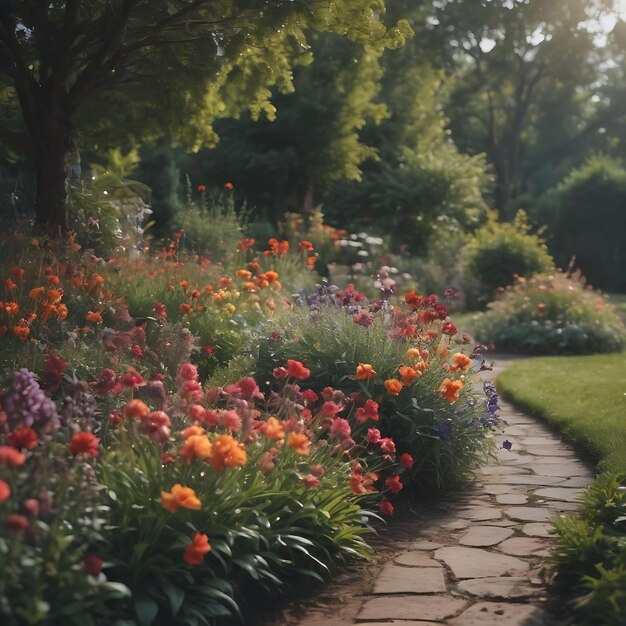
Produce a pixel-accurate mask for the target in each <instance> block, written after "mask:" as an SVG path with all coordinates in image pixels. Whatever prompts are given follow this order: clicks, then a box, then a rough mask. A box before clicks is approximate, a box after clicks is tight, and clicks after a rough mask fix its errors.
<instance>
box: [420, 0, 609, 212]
mask: <svg viewBox="0 0 626 626" xmlns="http://www.w3.org/2000/svg"><path fill="white" fill-rule="evenodd" d="M612 4H613V3H612V0H597V1H596V0H569V1H568V2H554V1H553V0H477V1H476V2H471V3H470V2H464V1H463V0H438V1H437V2H436V3H435V4H434V9H435V10H434V12H433V14H432V15H431V16H430V20H429V22H430V31H431V34H432V35H433V39H434V40H438V41H439V44H440V49H446V48H447V49H448V50H451V51H452V57H453V61H454V62H455V68H456V76H455V83H454V87H453V89H452V93H451V99H450V104H449V106H448V109H447V112H448V114H449V115H450V117H451V120H452V123H451V129H452V131H453V136H454V138H455V140H456V142H457V144H458V145H459V147H460V148H461V149H462V150H466V151H468V152H471V153H478V152H484V153H485V154H486V155H487V157H488V159H489V161H490V163H491V164H492V167H493V170H494V174H495V187H494V198H493V200H494V204H495V205H496V207H497V208H498V209H503V208H504V207H505V206H506V205H507V203H508V202H509V201H510V200H511V199H512V198H514V197H516V196H518V195H520V194H523V193H526V192H527V191H529V189H530V186H531V182H532V178H533V177H536V176H538V170H540V169H541V165H542V163H543V164H545V163H546V162H548V161H549V162H550V164H551V166H552V167H554V166H555V165H558V164H559V163H560V162H562V161H563V160H564V159H567V158H568V157H570V155H571V152H572V148H573V146H576V145H578V144H580V143H581V142H582V141H584V140H585V139H586V138H588V137H589V136H591V135H592V134H593V133H594V132H595V131H597V129H598V127H599V126H601V124H600V123H599V118H597V116H596V112H595V109H594V107H593V106H592V107H589V105H588V100H589V96H590V94H591V93H592V90H593V89H594V88H595V86H596V82H597V80H598V73H599V72H598V70H599V69H600V68H601V67H602V64H601V61H602V51H601V50H600V48H599V46H598V45H597V43H596V42H597V37H598V34H597V32H594V24H596V22H595V20H597V19H598V18H599V17H600V16H601V15H602V13H603V12H606V11H607V10H609V9H610V7H611V6H612ZM442 43H443V44H444V47H443V48H442V47H441V44H442ZM618 113H619V107H615V106H613V107H611V108H610V110H608V109H607V110H605V111H604V113H603V115H604V117H603V119H605V120H606V119H611V116H615V115H617V114H618ZM581 158H584V157H581ZM570 166H571V165H570ZM542 173H545V172H542ZM547 182H548V184H550V183H553V182H554V180H552V181H547Z"/></svg>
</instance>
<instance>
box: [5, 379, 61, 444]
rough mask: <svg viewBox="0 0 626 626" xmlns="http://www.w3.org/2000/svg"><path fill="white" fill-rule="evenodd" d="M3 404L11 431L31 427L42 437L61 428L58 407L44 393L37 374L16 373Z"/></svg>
mask: <svg viewBox="0 0 626 626" xmlns="http://www.w3.org/2000/svg"><path fill="white" fill-rule="evenodd" d="M2 403H3V408H4V410H5V412H6V414H7V424H8V426H9V429H10V430H15V429H16V428H25V427H30V428H33V429H34V430H35V431H37V433H38V434H39V435H40V436H42V435H48V434H50V433H51V432H52V431H54V430H57V429H58V428H59V426H60V421H59V415H58V413H57V408H56V405H55V404H54V402H53V401H52V400H51V399H50V398H48V396H47V395H46V394H45V393H44V392H43V390H42V389H41V387H40V386H39V382H38V380H37V377H36V376H35V374H33V373H32V372H30V371H28V370H27V369H26V368H22V369H21V370H18V371H17V372H14V374H13V379H12V380H11V386H10V387H9V389H8V390H7V392H6V393H5V395H4V398H3V402H2Z"/></svg>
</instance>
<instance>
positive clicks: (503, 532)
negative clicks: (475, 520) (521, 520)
mask: <svg viewBox="0 0 626 626" xmlns="http://www.w3.org/2000/svg"><path fill="white" fill-rule="evenodd" d="M514 532H515V531H513V530H511V529H510V528H499V527H497V526H471V527H470V529H469V530H468V532H467V533H466V534H465V535H463V537H461V539H460V540H459V543H460V544H462V545H464V546H477V547H481V546H494V545H496V544H497V543H500V542H501V541H504V540H505V539H508V538H509V537H510V536H511V535H513V534H514Z"/></svg>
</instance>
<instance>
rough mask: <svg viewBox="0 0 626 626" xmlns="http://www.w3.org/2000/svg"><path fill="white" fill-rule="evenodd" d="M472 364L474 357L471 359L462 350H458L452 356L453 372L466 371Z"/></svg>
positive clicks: (451, 368)
mask: <svg viewBox="0 0 626 626" xmlns="http://www.w3.org/2000/svg"><path fill="white" fill-rule="evenodd" d="M471 365H472V359H470V358H469V357H468V356H467V355H466V354H463V353H462V352H457V353H456V354H455V355H454V356H453V357H452V364H451V366H450V371H451V372H462V373H465V372H467V370H468V369H469V368H470V367H471Z"/></svg>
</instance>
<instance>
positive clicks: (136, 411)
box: [124, 400, 150, 420]
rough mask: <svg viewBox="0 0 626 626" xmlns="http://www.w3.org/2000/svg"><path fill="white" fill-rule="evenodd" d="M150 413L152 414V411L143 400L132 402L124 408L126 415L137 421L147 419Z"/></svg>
mask: <svg viewBox="0 0 626 626" xmlns="http://www.w3.org/2000/svg"><path fill="white" fill-rule="evenodd" d="M148 413H150V409H149V408H148V405H147V404H146V403H145V402H143V401H142V400H131V401H130V402H128V403H127V404H126V406H125V407H124V415H126V416H127V417H130V418H132V419H135V420H138V419H141V418H142V417H145V416H146V415H148Z"/></svg>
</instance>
